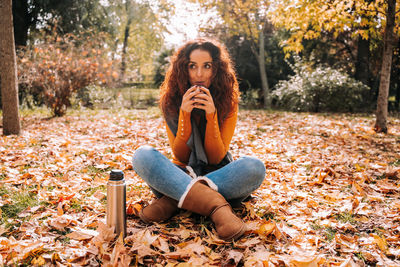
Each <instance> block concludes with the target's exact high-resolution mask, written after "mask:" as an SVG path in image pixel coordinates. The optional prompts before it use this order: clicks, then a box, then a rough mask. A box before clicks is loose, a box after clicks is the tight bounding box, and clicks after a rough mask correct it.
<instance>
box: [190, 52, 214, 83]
mask: <svg viewBox="0 0 400 267" xmlns="http://www.w3.org/2000/svg"><path fill="white" fill-rule="evenodd" d="M212 68H213V64H212V57H211V55H210V53H209V52H208V51H205V50H201V49H195V50H193V51H192V52H191V53H190V56H189V66H188V69H189V81H190V84H191V85H192V86H193V85H199V86H204V87H206V88H209V87H210V85H211V77H212V71H213V70H212Z"/></svg>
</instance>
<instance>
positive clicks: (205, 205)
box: [179, 180, 246, 241]
mask: <svg viewBox="0 0 400 267" xmlns="http://www.w3.org/2000/svg"><path fill="white" fill-rule="evenodd" d="M204 182H205V181H203V180H200V181H198V182H195V183H194V184H193V185H192V186H191V187H190V188H189V189H188V191H187V192H186V193H187V194H186V195H185V194H184V195H183V196H182V197H183V199H181V200H180V202H179V204H181V203H182V204H181V207H182V208H183V209H186V210H189V211H192V212H195V213H198V214H200V215H204V216H210V218H211V220H212V221H213V222H214V224H215V229H216V230H217V233H218V236H219V237H220V238H221V239H224V240H227V241H230V240H232V239H237V238H239V237H240V236H241V235H243V233H244V232H245V231H246V225H245V224H244V222H243V221H242V220H241V219H240V218H238V217H237V216H236V215H235V214H234V213H233V210H232V208H231V206H230V205H229V203H228V202H227V201H226V200H225V198H224V197H223V196H222V195H221V194H220V193H218V192H217V191H215V190H213V189H211V188H210V187H208V186H207V185H205V184H204Z"/></svg>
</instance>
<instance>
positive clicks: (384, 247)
mask: <svg viewBox="0 0 400 267" xmlns="http://www.w3.org/2000/svg"><path fill="white" fill-rule="evenodd" d="M371 235H372V236H373V238H374V241H375V244H377V245H378V247H379V249H380V250H382V252H384V253H386V252H387V250H388V244H387V242H386V239H385V237H384V236H382V237H380V236H379V235H377V234H371Z"/></svg>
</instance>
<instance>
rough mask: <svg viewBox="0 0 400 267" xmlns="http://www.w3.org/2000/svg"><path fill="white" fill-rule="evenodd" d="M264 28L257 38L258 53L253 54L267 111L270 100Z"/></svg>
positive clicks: (269, 106)
mask: <svg viewBox="0 0 400 267" xmlns="http://www.w3.org/2000/svg"><path fill="white" fill-rule="evenodd" d="M264 41H265V40H264V26H263V27H262V29H261V30H260V34H259V38H258V44H259V48H258V53H255V56H256V58H257V61H258V67H259V70H260V76H261V87H262V93H263V100H264V108H265V109H269V108H271V99H270V94H269V86H268V76H267V71H266V69H265V44H264Z"/></svg>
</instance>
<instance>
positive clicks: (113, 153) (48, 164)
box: [0, 107, 400, 266]
mask: <svg viewBox="0 0 400 267" xmlns="http://www.w3.org/2000/svg"><path fill="white" fill-rule="evenodd" d="M21 119H22V121H21V122H22V128H23V133H22V134H21V135H20V136H1V137H0V208H1V210H0V211H1V224H0V234H1V236H0V265H5V266H21V265H22V266H28V265H29V266H30V265H36V266H43V265H58V266H79V265H92V266H96V265H102V266H113V265H114V266H117V265H119V266H124V265H125V266H126V265H132V266H135V265H139V266H140V265H146V266H148V265H151V266H155V265H157V264H158V265H159V266H165V265H167V266H192V265H204V266H399V265H400V218H399V213H400V157H399V155H400V120H399V119H398V118H393V117H391V118H390V119H389V127H388V128H389V134H386V135H385V134H377V133H375V132H374V131H373V130H372V128H373V125H374V118H373V117H372V116H362V115H344V114H309V113H289V112H275V111H274V112H273V111H268V112H267V111H260V110H244V109H243V110H241V111H240V113H239V121H238V125H237V128H236V132H235V136H234V138H233V140H232V143H231V146H230V148H231V152H232V154H233V156H234V158H238V157H240V156H243V155H252V156H255V157H258V158H259V159H261V160H262V161H263V162H264V164H265V166H266V169H267V172H266V177H265V181H264V182H263V184H262V185H261V187H260V188H259V189H258V190H257V191H256V192H255V193H254V194H253V198H252V199H251V200H250V201H249V202H246V203H244V204H243V205H242V207H240V208H238V209H237V210H236V212H237V214H238V215H239V216H240V217H241V218H242V219H243V220H244V221H245V222H246V223H247V226H248V231H247V232H246V234H245V235H244V236H243V237H242V238H241V239H239V240H237V241H235V242H233V243H230V242H224V241H222V240H219V239H218V238H217V236H216V233H215V231H214V230H213V227H212V223H211V222H210V221H209V220H208V219H207V218H205V217H201V216H197V215H194V214H190V213H188V212H183V211H182V212H181V213H179V214H178V215H177V216H175V217H173V218H172V219H171V220H170V221H168V222H167V223H164V224H154V225H145V224H143V223H142V222H140V220H139V219H138V217H137V216H136V214H137V212H138V210H140V208H141V207H143V205H146V204H147V203H149V202H150V201H151V200H152V198H153V196H152V194H151V192H150V190H149V188H148V187H147V186H146V185H145V184H144V183H143V182H142V181H141V179H140V178H139V177H138V176H137V175H136V174H135V172H134V171H133V170H132V165H131V157H132V155H133V153H134V151H135V149H136V148H138V147H140V146H141V145H145V144H147V145H151V146H154V147H156V148H157V149H158V150H159V151H161V152H162V153H164V154H165V155H167V156H168V157H171V150H170V148H169V145H168V140H167V136H166V131H165V128H164V123H163V120H162V118H161V116H160V113H159V111H158V109H157V108H155V107H153V108H149V109H141V110H138V109H136V110H134V109H130V110H129V109H109V110H88V109H80V110H72V111H69V112H68V114H67V115H66V116H64V117H61V118H51V117H49V114H47V113H46V112H42V113H41V112H34V113H23V114H22V118H21ZM111 169H121V170H123V171H124V173H125V177H126V181H127V211H128V234H127V237H126V238H125V240H124V241H123V240H122V239H121V238H117V239H115V238H114V236H113V233H112V230H111V229H109V228H108V227H107V226H106V225H105V207H106V206H105V205H106V183H107V178H108V174H109V171H110V170H111Z"/></svg>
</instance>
